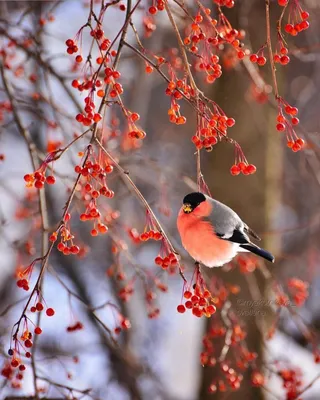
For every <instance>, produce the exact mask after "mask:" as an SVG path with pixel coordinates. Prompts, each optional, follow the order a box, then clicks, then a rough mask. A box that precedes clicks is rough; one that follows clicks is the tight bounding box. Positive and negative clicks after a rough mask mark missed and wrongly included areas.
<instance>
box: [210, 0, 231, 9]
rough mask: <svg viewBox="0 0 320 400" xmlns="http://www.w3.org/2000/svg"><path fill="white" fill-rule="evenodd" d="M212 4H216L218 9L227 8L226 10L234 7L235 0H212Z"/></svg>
mask: <svg viewBox="0 0 320 400" xmlns="http://www.w3.org/2000/svg"><path fill="white" fill-rule="evenodd" d="M213 2H214V3H216V4H217V5H218V6H220V7H223V6H225V7H227V8H232V7H234V4H235V0H213Z"/></svg>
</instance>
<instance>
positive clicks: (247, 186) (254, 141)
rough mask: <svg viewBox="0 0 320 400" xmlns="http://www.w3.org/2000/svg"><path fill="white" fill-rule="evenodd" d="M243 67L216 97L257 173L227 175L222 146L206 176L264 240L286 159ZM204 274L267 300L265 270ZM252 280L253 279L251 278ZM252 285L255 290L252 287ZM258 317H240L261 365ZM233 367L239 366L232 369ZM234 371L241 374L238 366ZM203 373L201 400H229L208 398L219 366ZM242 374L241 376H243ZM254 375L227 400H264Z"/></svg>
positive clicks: (220, 85) (257, 36) (258, 35)
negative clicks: (252, 94)
mask: <svg viewBox="0 0 320 400" xmlns="http://www.w3.org/2000/svg"><path fill="white" fill-rule="evenodd" d="M249 3H251V2H245V3H243V7H244V8H246V10H245V13H243V14H245V15H248V18H250V27H249V26H248V28H250V29H249V34H250V37H251V41H252V48H253V49H256V50H257V49H259V47H260V46H261V45H262V44H263V43H265V40H266V38H265V36H264V35H265V29H264V26H265V9H264V2H254V4H253V5H252V7H251V9H250V10H248V9H247V8H248V6H249V7H250V4H249ZM241 14H242V13H241V8H237V9H235V10H232V13H230V14H228V15H227V17H228V19H229V20H230V21H231V23H232V25H233V26H239V25H240V24H239V19H241ZM272 20H273V19H272ZM253 21H254V22H253ZM262 27H263V29H262ZM242 67H243V65H241V66H240V65H239V68H238V71H237V70H236V69H232V70H231V71H230V72H228V71H226V72H224V74H223V75H222V77H221V78H220V79H219V80H218V81H217V82H216V83H215V85H214V86H213V92H212V93H213V95H212V98H213V99H214V100H215V101H216V102H217V103H218V104H219V105H220V106H221V107H222V109H223V110H224V111H225V113H226V115H227V116H228V117H234V118H235V119H236V125H235V127H234V128H233V132H232V137H233V138H234V139H235V140H237V141H238V142H239V143H240V144H241V147H242V149H243V151H244V154H245V156H246V157H247V159H248V161H249V163H253V164H254V165H256V167H257V172H256V174H254V175H251V176H237V177H233V176H231V174H228V173H227V172H226V171H228V170H229V169H230V167H231V165H232V164H233V158H234V156H233V151H234V150H233V148H232V146H230V145H229V144H227V143H221V144H218V146H216V148H214V150H213V152H212V153H211V154H210V157H206V160H207V162H206V163H205V164H204V165H205V168H203V173H204V177H205V180H206V183H207V184H208V186H209V188H210V190H211V194H212V196H213V197H214V198H217V199H218V200H220V201H222V202H224V203H226V204H227V205H229V206H230V207H231V208H233V209H234V210H235V211H236V212H237V213H238V214H239V215H240V217H241V218H242V219H243V220H244V221H245V222H246V223H247V224H248V225H249V226H250V227H252V228H253V229H254V230H255V231H256V232H257V233H258V234H259V235H261V236H262V238H263V232H265V231H266V230H267V229H268V227H269V225H270V220H271V213H272V212H274V206H275V204H277V202H278V201H279V196H281V186H280V179H281V177H282V172H281V165H282V157H281V148H280V139H279V138H280V136H276V134H275V133H274V131H275V129H274V124H275V121H276V110H275V108H274V107H272V106H270V107H266V105H264V106H263V105H260V104H258V103H257V102H255V101H254V100H252V101H251V103H250V104H249V106H248V104H247V103H246V102H245V101H243V99H244V98H248V87H250V78H249V75H247V76H246V74H245V73H244V72H243V71H240V69H241V68H242ZM243 68H244V67H243ZM263 71H264V72H265V74H266V75H265V78H266V79H267V81H268V82H269V79H268V76H267V74H269V71H267V69H265V70H263ZM248 101H250V100H248ZM262 149H263V150H262ZM261 245H262V247H265V248H267V249H268V250H270V251H276V245H275V244H274V243H271V238H270V237H266V238H263V240H262V242H261ZM269 265H270V264H269ZM269 265H268V267H269ZM203 270H204V271H203ZM202 271H203V272H204V274H205V279H206V280H210V278H211V277H213V276H215V277H219V278H221V279H222V280H223V281H224V282H230V283H231V282H232V283H233V284H237V285H239V286H240V287H241V292H240V294H239V295H238V297H237V299H241V300H243V301H245V300H252V299H253V297H252V290H255V289H257V286H258V288H259V292H258V293H261V295H262V296H265V298H266V299H267V290H266V289H267V287H266V280H265V278H264V277H263V276H262V274H261V273H260V271H256V272H254V274H253V276H252V277H253V282H252V281H251V282H249V279H247V277H246V276H245V275H244V274H242V273H241V272H240V271H239V269H238V268H237V269H235V270H232V272H228V273H226V272H224V271H221V269H215V268H214V269H210V270H208V269H207V268H202ZM249 278H250V280H251V277H249ZM252 285H254V286H255V287H252ZM232 308H233V309H235V310H237V309H238V310H239V311H240V309H239V306H238V307H237V304H232ZM241 310H242V311H243V310H245V308H241ZM248 311H250V310H248ZM265 312H266V313H267V315H266V317H265V318H268V320H269V321H271V318H272V314H271V310H267V311H265ZM213 318H215V317H213ZM257 318H259V316H256V317H255V316H253V315H250V316H248V317H245V316H242V315H241V319H242V320H243V322H244V323H245V324H246V329H247V337H246V343H247V345H248V348H249V350H250V351H254V352H256V353H258V354H259V356H258V359H259V360H260V363H261V360H263V355H262V353H263V349H262V335H261V330H260V329H259V322H258V321H257ZM260 318H261V317H260ZM210 324H211V321H210V320H208V323H207V330H208V329H209V327H210ZM215 343H216V342H215ZM223 344H224V338H223V340H222V341H221V343H220V345H219V346H218V347H217V350H218V349H219V350H220V349H221V348H222V346H223ZM227 360H231V362H232V351H230V353H229V354H228V355H227ZM231 366H234V365H232V364H231ZM235 369H236V370H237V368H236V367H235ZM202 371H203V372H202V376H201V384H200V388H199V396H198V398H199V399H201V400H206V399H208V400H209V399H212V398H214V399H220V398H221V399H222V398H225V393H219V392H217V393H216V394H215V395H214V396H212V394H209V393H208V388H209V386H210V384H211V382H212V381H213V380H218V379H219V378H222V379H223V374H222V373H221V369H220V366H219V365H218V364H217V366H216V367H214V368H212V367H204V368H203V370H202ZM238 372H240V373H241V371H238ZM251 372H252V370H251V369H250V368H249V370H248V371H247V372H246V373H245V374H244V379H243V382H242V383H241V389H240V390H239V391H236V392H234V393H228V400H241V399H255V400H261V399H263V398H264V396H263V392H262V390H261V389H260V388H256V387H252V384H251V379H250V374H251Z"/></svg>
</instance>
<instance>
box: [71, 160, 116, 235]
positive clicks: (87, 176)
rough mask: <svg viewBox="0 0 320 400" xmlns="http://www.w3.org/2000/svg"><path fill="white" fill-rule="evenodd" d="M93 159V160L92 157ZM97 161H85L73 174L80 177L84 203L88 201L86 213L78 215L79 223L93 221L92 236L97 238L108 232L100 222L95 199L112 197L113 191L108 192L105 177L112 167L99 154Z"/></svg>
mask: <svg viewBox="0 0 320 400" xmlns="http://www.w3.org/2000/svg"><path fill="white" fill-rule="evenodd" d="M92 157H93V158H95V157H94V156H93V155H92ZM99 159H100V160H101V161H99V162H97V161H96V160H94V162H92V161H91V160H87V161H86V163H85V165H84V166H83V167H81V166H80V165H77V166H76V167H75V172H76V173H78V174H80V175H82V178H83V180H84V181H85V182H84V183H82V186H81V188H82V193H83V198H84V200H85V201H87V200H89V201H88V205H87V208H86V211H85V212H84V213H82V214H80V221H92V220H93V221H94V228H93V229H92V230H91V235H92V236H98V235H99V234H105V233H107V232H108V227H107V226H106V225H105V224H103V223H102V222H101V213H100V211H99V209H98V207H97V199H98V198H99V197H100V196H105V197H107V198H113V197H114V191H113V190H110V189H109V188H108V186H107V182H106V177H107V174H110V173H111V172H112V171H113V166H112V165H110V164H109V162H108V161H107V160H105V159H104V158H103V154H102V153H101V152H100V153H99Z"/></svg>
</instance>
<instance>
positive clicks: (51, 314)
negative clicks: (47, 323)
mask: <svg viewBox="0 0 320 400" xmlns="http://www.w3.org/2000/svg"><path fill="white" fill-rule="evenodd" d="M46 314H47V316H48V317H52V316H53V315H54V314H55V311H54V309H53V308H47V310H46Z"/></svg>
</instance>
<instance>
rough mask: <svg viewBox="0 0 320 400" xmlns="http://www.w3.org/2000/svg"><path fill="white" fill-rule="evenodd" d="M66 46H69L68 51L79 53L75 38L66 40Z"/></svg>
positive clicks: (69, 52)
mask: <svg viewBox="0 0 320 400" xmlns="http://www.w3.org/2000/svg"><path fill="white" fill-rule="evenodd" d="M66 46H67V53H68V54H74V53H77V51H78V50H79V49H78V46H77V45H76V44H75V42H74V40H72V39H68V40H66Z"/></svg>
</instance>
